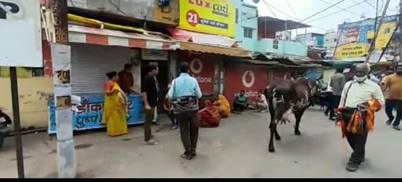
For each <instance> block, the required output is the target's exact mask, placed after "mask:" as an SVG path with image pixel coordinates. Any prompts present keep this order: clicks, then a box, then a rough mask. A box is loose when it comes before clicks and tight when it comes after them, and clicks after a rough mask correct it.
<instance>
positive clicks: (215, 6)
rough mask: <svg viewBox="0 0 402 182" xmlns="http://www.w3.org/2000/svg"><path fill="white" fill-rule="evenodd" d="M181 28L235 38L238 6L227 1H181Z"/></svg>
mask: <svg viewBox="0 0 402 182" xmlns="http://www.w3.org/2000/svg"><path fill="white" fill-rule="evenodd" d="M179 28H181V29H185V30H190V31H195V32H201V33H207V34H216V35H223V36H228V37H235V34H236V5H235V4H234V3H232V2H229V1H227V0H181V1H180V23H179Z"/></svg>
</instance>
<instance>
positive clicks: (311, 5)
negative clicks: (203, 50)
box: [245, 0, 399, 33]
mask: <svg viewBox="0 0 402 182" xmlns="http://www.w3.org/2000/svg"><path fill="white" fill-rule="evenodd" d="M245 1H246V2H248V3H250V4H254V3H253V0H245ZM263 1H264V0H260V2H259V3H258V4H257V6H258V10H259V15H260V16H272V17H277V18H280V19H291V20H295V21H300V20H303V19H305V18H307V17H309V16H311V15H314V14H315V13H317V12H319V11H321V10H323V9H325V8H327V7H329V6H330V5H332V4H335V3H337V2H339V1H341V0H265V2H266V3H268V4H269V5H270V6H272V7H271V10H272V11H273V13H272V12H271V10H270V9H269V8H268V7H267V5H266V4H265V3H264V2H263ZM365 1H367V2H368V3H366V2H365ZM287 2H288V3H287ZM385 2H386V0H379V7H382V6H385ZM359 3H361V4H359ZM355 4H358V5H356V6H354V7H351V8H348V7H350V6H353V5H355ZM370 4H371V5H373V6H375V5H376V0H344V1H343V2H341V3H340V4H338V5H337V6H335V7H333V8H331V9H328V10H327V11H325V12H323V13H320V14H318V15H316V16H314V17H312V18H309V19H307V20H305V21H303V23H307V24H309V25H311V26H313V28H309V29H308V32H317V33H325V30H329V29H337V26H338V25H339V24H341V23H343V22H344V21H345V20H346V21H358V20H361V16H362V15H365V17H366V18H373V17H375V9H374V7H372V6H371V5H370ZM342 8H343V9H346V10H347V11H345V10H342ZM292 9H293V11H292ZM338 11H340V12H338ZM398 11H399V0H391V4H390V6H389V8H388V11H387V15H394V14H397V13H398ZM335 12H338V13H336V14H333V13H335ZM274 14H275V15H274ZM289 16H290V17H289ZM321 18H322V19H321ZM314 20H315V21H314ZM299 33H300V31H299Z"/></svg>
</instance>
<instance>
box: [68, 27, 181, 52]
mask: <svg viewBox="0 0 402 182" xmlns="http://www.w3.org/2000/svg"><path fill="white" fill-rule="evenodd" d="M68 31H69V35H68V36H69V42H71V43H84V44H97V45H106V46H123V47H133V48H141V49H157V50H176V49H177V42H176V41H175V40H173V39H170V38H166V37H164V36H160V35H154V34H149V35H144V34H140V33H128V32H123V31H119V30H109V29H100V28H92V27H85V26H80V25H72V24H69V25H68Z"/></svg>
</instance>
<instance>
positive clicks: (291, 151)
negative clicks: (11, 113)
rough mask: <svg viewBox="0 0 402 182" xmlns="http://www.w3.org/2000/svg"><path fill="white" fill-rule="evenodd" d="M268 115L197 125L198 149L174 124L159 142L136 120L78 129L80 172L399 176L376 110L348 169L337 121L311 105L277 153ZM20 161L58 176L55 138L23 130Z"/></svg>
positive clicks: (4, 158)
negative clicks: (185, 152)
mask: <svg viewBox="0 0 402 182" xmlns="http://www.w3.org/2000/svg"><path fill="white" fill-rule="evenodd" d="M268 116H269V114H266V113H264V114H261V113H254V112H249V113H243V114H242V115H236V116H233V117H231V118H230V119H225V120H223V121H222V124H221V126H220V127H219V128H215V129H202V130H201V132H200V141H199V149H198V155H199V156H198V157H197V158H196V159H195V160H193V161H185V160H182V159H180V158H179V154H180V153H181V152H182V146H181V143H180V139H179V133H178V131H170V130H169V128H168V127H167V126H166V127H155V129H157V130H158V132H157V133H156V136H157V137H158V138H159V140H160V142H161V143H160V144H159V145H158V146H144V145H142V135H143V133H142V132H143V130H142V128H141V127H132V128H130V134H129V135H127V136H123V137H118V138H109V137H107V136H106V133H105V132H104V131H100V132H90V133H83V134H80V135H78V136H76V137H75V141H76V146H77V160H78V170H79V174H80V175H81V176H83V177H156V178H162V177H168V178H169V177H172V178H173V177H209V178H225V177H235V178H248V177H252V178H265V177H288V178H296V177H336V178H354V177H366V178H371V177H402V169H401V167H400V166H401V163H402V159H401V157H400V154H401V152H402V143H401V141H402V133H401V132H397V131H394V130H393V129H391V128H390V127H389V126H386V125H385V124H384V120H385V115H384V113H383V112H381V113H380V114H379V115H378V117H377V125H376V128H375V131H374V133H371V134H370V136H369V139H368V144H367V161H366V163H365V164H364V165H363V166H362V167H361V169H360V170H359V171H358V172H356V173H348V172H346V171H345V169H344V168H345V164H346V162H347V160H348V157H349V155H350V152H351V151H350V149H349V146H348V144H347V142H346V140H344V139H342V138H341V133H340V129H339V128H337V127H335V126H334V122H332V121H329V120H327V119H326V117H324V115H323V114H322V112H318V111H317V110H314V109H311V110H309V111H308V112H307V113H306V114H305V116H304V118H303V121H302V124H301V131H302V136H300V137H298V136H295V135H294V134H293V124H294V123H292V124H288V125H286V126H280V127H279V132H280V134H281V136H282V141H281V142H277V143H276V150H277V151H276V153H273V154H271V153H268V150H267V146H268V145H267V140H268V130H267V126H268ZM13 146H14V143H13V139H12V138H8V140H7V141H6V146H5V150H4V151H1V152H0V164H1V165H0V177H16V176H17V174H16V171H17V170H16V161H15V152H14V148H13ZM24 156H25V165H26V167H25V169H26V175H27V176H28V177H55V176H56V172H57V161H56V150H55V140H54V139H52V138H51V137H48V136H47V135H46V134H45V133H40V134H33V135H27V136H24Z"/></svg>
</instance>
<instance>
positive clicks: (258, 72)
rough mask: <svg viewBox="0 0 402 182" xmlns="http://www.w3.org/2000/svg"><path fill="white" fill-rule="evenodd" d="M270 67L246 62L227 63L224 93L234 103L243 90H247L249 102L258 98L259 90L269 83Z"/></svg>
mask: <svg viewBox="0 0 402 182" xmlns="http://www.w3.org/2000/svg"><path fill="white" fill-rule="evenodd" d="M269 70H270V69H269V67H268V66H264V65H253V64H246V63H233V62H226V63H225V74H224V75H225V84H224V95H225V96H226V97H227V99H228V100H229V101H230V102H231V103H233V101H234V99H235V98H236V96H237V95H238V94H239V93H240V91H241V90H244V91H245V92H246V95H247V96H248V97H249V102H255V101H256V100H257V93H258V91H264V90H265V89H266V88H267V86H268V85H269Z"/></svg>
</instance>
